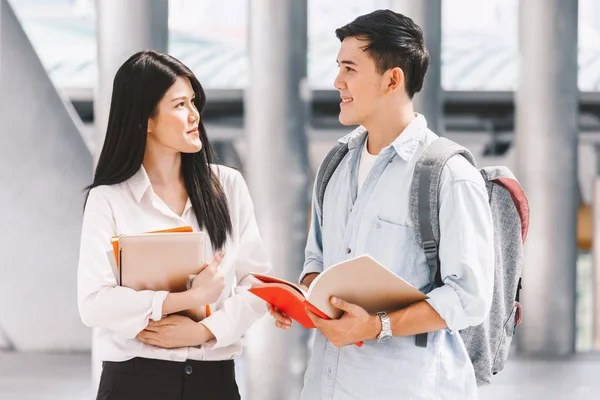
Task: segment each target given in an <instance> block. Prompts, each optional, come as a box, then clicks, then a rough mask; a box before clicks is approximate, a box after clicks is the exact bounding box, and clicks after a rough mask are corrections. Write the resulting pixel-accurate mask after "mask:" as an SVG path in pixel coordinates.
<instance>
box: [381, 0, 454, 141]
mask: <svg viewBox="0 0 600 400" xmlns="http://www.w3.org/2000/svg"><path fill="white" fill-rule="evenodd" d="M390 2H391V5H390V7H391V9H392V10H394V11H396V12H398V13H400V14H404V15H406V16H407V17H410V18H412V20H413V21H415V23H416V24H417V25H419V26H420V27H421V29H422V30H423V35H424V37H425V47H426V48H427V50H428V51H429V57H430V64H429V69H428V70H427V74H426V75H425V82H424V85H423V89H421V91H420V92H419V93H417V94H416V95H415V98H414V106H415V111H416V112H418V113H420V114H423V115H424V116H425V118H426V119H427V125H428V126H429V129H431V130H432V131H434V132H435V133H437V134H439V135H443V134H444V132H445V128H444V113H443V95H444V92H443V90H442V0H418V1H415V0H390Z"/></svg>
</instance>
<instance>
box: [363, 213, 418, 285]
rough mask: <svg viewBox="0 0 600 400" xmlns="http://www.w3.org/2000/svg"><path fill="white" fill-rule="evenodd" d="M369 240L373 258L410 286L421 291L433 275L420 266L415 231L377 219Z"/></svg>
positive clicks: (412, 228)
mask: <svg viewBox="0 0 600 400" xmlns="http://www.w3.org/2000/svg"><path fill="white" fill-rule="evenodd" d="M367 240H368V249H369V254H370V255H371V256H372V257H373V258H374V259H375V260H377V261H378V262H379V263H381V264H382V265H384V266H385V267H386V268H388V269H390V270H391V271H393V272H394V273H395V274H396V275H398V276H400V277H402V278H403V279H405V280H406V281H407V282H408V283H410V284H412V285H414V286H416V287H419V286H420V285H421V284H422V282H423V280H425V279H427V274H428V273H429V271H428V270H427V269H426V268H423V267H422V266H421V265H417V254H418V252H419V250H420V248H419V246H418V244H417V240H416V235H415V228H414V227H412V226H408V225H402V224H397V223H394V222H391V221H387V220H384V219H382V218H380V217H376V218H375V221H374V223H373V226H372V228H371V230H370V232H369V236H368V239H367Z"/></svg>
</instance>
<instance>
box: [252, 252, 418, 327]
mask: <svg viewBox="0 0 600 400" xmlns="http://www.w3.org/2000/svg"><path fill="white" fill-rule="evenodd" d="M251 275H253V276H254V277H255V278H257V279H258V282H256V283H255V284H253V285H252V288H251V289H250V290H249V291H250V292H251V293H253V294H255V295H256V296H258V297H260V298H262V299H263V300H265V301H266V302H268V303H269V304H272V305H273V306H274V307H276V308H278V309H280V310H282V311H283V312H285V313H286V314H287V315H289V316H290V317H291V318H293V319H294V320H296V321H298V322H299V323H300V324H301V325H302V326H304V327H306V328H313V327H314V325H313V324H312V321H311V320H310V319H309V318H308V316H307V315H306V312H305V308H309V309H310V310H311V311H312V312H313V313H315V314H317V315H318V316H320V317H321V318H332V319H337V318H339V317H340V316H341V315H342V313H343V312H342V311H341V310H339V309H337V308H335V307H334V306H333V305H331V303H330V301H329V299H330V298H331V296H336V297H339V298H341V299H343V300H345V301H347V302H350V303H353V304H357V305H359V306H361V307H362V308H364V309H365V310H367V311H368V312H369V313H371V314H375V313H376V312H379V311H387V312H391V311H396V310H399V309H401V308H404V307H407V306H409V305H412V304H414V303H417V302H419V301H421V300H425V299H426V298H427V296H426V295H425V294H423V293H422V292H421V291H420V290H419V289H417V288H415V287H414V286H412V285H411V284H410V283H408V282H406V281H405V280H404V279H402V278H400V277H399V276H397V275H396V274H394V273H393V272H392V271H390V270H389V269H387V268H385V267H384V266H383V265H381V264H379V263H378V262H377V261H375V260H374V259H373V258H372V257H370V256H369V255H362V256H359V257H356V258H353V259H350V260H346V261H343V262H341V263H339V264H336V265H333V266H331V267H330V268H327V269H326V270H325V271H323V272H322V273H320V274H319V276H317V278H316V279H315V280H314V281H313V282H312V284H311V285H310V288H309V289H308V291H304V290H302V288H300V287H298V285H294V284H292V283H290V282H287V281H285V280H283V279H279V278H275V277H272V276H267V275H262V274H257V273H253V274H251Z"/></svg>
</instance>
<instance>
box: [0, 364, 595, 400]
mask: <svg viewBox="0 0 600 400" xmlns="http://www.w3.org/2000/svg"><path fill="white" fill-rule="evenodd" d="M240 367H241V363H240ZM89 376H90V357H89V355H88V354H68V355H65V354H35V353H33V354H31V353H0V400H87V399H93V398H94V396H93V393H92V391H91V385H90V381H89ZM238 376H239V375H238ZM240 383H241V385H240V386H243V381H242V382H240ZM599 398H600V355H595V354H585V355H578V356H576V357H573V358H571V359H569V360H560V361H545V360H527V359H522V358H519V357H515V358H511V360H510V362H509V364H508V365H507V367H506V369H505V371H503V372H502V373H501V374H499V375H497V377H496V379H495V380H494V383H493V384H492V385H491V386H488V387H485V388H482V389H481V391H480V400H531V399H534V400H535V399H540V400H541V399H544V400H563V399H569V400H597V399H599ZM253 400H254V399H253Z"/></svg>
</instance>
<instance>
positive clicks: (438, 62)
mask: <svg viewBox="0 0 600 400" xmlns="http://www.w3.org/2000/svg"><path fill="white" fill-rule="evenodd" d="M379 8H392V9H395V10H396V11H398V12H401V13H404V14H406V15H408V16H410V17H412V18H414V19H415V20H416V22H417V23H419V24H420V25H421V26H422V27H423V29H424V31H425V36H426V45H427V47H428V48H429V49H430V52H431V55H432V59H433V63H432V66H431V70H430V72H429V73H428V75H427V77H426V87H425V89H424V91H423V93H422V94H420V95H419V96H418V97H417V98H416V104H417V111H419V112H423V113H424V114H425V116H426V117H427V119H428V121H430V125H433V126H435V127H437V128H436V129H435V130H437V132H438V133H440V134H442V135H444V136H447V137H449V138H451V139H453V140H456V141H457V142H459V143H461V144H463V145H464V146H466V147H468V148H469V149H470V150H471V151H472V152H473V153H474V155H475V156H476V158H477V160H478V164H479V165H480V166H486V165H494V164H504V165H508V166H509V167H510V168H511V169H512V170H513V171H514V172H515V173H516V175H517V178H519V179H520V180H521V182H522V183H523V185H524V188H525V191H526V193H527V194H528V196H529V201H530V207H531V230H530V234H529V237H528V243H527V245H526V264H525V272H524V291H523V301H522V302H523V306H524V312H525V317H524V318H525V319H524V323H523V325H522V326H521V327H520V328H518V331H517V335H516V343H515V348H514V353H515V354H514V356H511V358H510V359H509V363H508V366H507V368H506V369H507V371H505V372H503V373H502V374H499V375H498V377H497V383H496V382H495V383H494V384H493V385H492V386H490V387H489V388H485V389H483V390H482V391H481V398H482V399H496V398H503V399H507V398H508V399H521V398H523V399H525V398H527V399H528V398H530V397H532V396H547V397H546V398H556V399H559V398H560V399H562V398H567V397H569V398H574V399H592V398H598V396H600V384H599V382H598V380H597V378H596V379H594V377H595V376H597V375H598V374H599V373H600V357H598V356H597V355H596V354H597V353H596V352H597V351H598V350H600V1H597V0H520V1H519V0H346V1H344V2H340V1H334V0H221V1H209V0H168V1H167V0H96V1H94V0H0V210H1V211H0V227H1V230H0V243H1V245H0V248H1V250H2V254H3V256H2V257H1V258H0V274H1V275H0V276H1V277H0V399H21V398H23V399H87V398H92V397H93V394H92V393H93V387H94V380H95V377H97V374H98V372H99V369H98V363H97V361H95V357H93V356H92V355H91V354H93V351H92V350H93V333H92V331H91V330H90V329H88V328H86V327H84V326H83V325H82V324H81V322H80V319H79V316H78V313H77V304H76V269H77V258H78V249H79V234H80V224H81V217H82V212H83V193H84V192H83V188H84V187H85V186H87V185H88V184H89V183H91V180H92V174H93V167H94V160H95V159H96V157H97V156H98V154H99V151H100V149H101V146H102V140H103V137H104V130H105V126H106V118H107V117H106V116H107V110H108V102H109V101H110V92H111V89H112V77H113V76H114V73H115V71H116V68H117V67H118V66H119V65H120V64H121V63H122V62H123V61H124V60H125V59H126V58H128V57H129V56H130V55H132V54H133V53H135V52H136V51H138V50H142V49H149V48H153V49H157V50H162V51H167V52H168V53H170V54H172V55H173V56H175V57H177V58H178V59H180V60H181V61H182V62H184V63H185V64H186V65H188V66H189V67H190V68H191V69H192V71H193V72H194V73H195V74H196V76H197V77H198V78H199V80H200V82H201V83H202V84H203V86H204V88H205V89H206V90H207V99H208V100H207V107H206V110H205V114H204V120H205V125H206V127H207V131H208V134H209V138H210V139H211V142H212V143H214V144H215V147H216V149H217V152H218V155H219V158H220V161H221V162H222V163H224V164H227V165H230V166H234V167H236V168H238V169H240V170H241V171H242V172H243V174H244V175H245V176H246V179H247V180H248V182H249V185H250V190H251V192H252V194H253V198H254V201H255V205H256V212H257V217H258V220H259V225H260V228H261V231H262V233H263V236H264V239H265V242H266V244H267V246H268V248H269V250H270V252H271V258H272V260H273V262H274V265H275V266H276V267H275V269H276V273H277V274H278V275H279V276H282V277H284V278H287V279H291V280H294V279H295V278H296V277H297V275H298V274H299V272H300V270H301V267H302V261H303V253H302V251H303V247H304V240H305V233H306V225H307V219H306V216H307V208H308V205H309V195H310V193H309V188H310V187H312V185H311V184H312V181H313V179H314V176H315V173H316V169H317V167H318V165H319V162H320V161H321V159H322V158H323V157H324V155H325V154H326V152H327V151H328V150H329V149H330V148H331V147H332V146H333V145H334V143H335V142H336V141H337V139H338V138H339V137H341V136H343V135H344V134H345V133H347V132H349V131H350V130H351V129H352V128H351V127H343V126H341V125H340V124H339V122H338V120H337V113H338V110H339V106H338V103H339V95H338V93H337V91H336V90H334V88H333V80H334V78H335V76H336V74H337V66H336V63H335V60H336V55H337V51H338V49H339V41H338V40H337V38H336V37H335V34H334V30H335V29H336V28H338V27H340V26H342V25H344V24H346V23H348V22H350V21H352V20H353V19H354V18H356V17H357V16H359V15H362V14H365V13H368V12H370V11H373V10H375V9H379ZM282 60H283V61H282ZM274 104H277V105H278V107H274V106H273V105H274ZM273 152H277V153H278V154H280V155H281V157H278V158H277V160H275V161H274V160H272V159H269V158H268V157H265V155H268V154H271V153H273ZM265 159H267V160H268V163H265ZM273 163H275V164H276V165H274V164H273ZM283 193H285V194H286V196H285V199H284V198H282V196H281V194H283ZM287 215H291V217H289V218H284V217H283V216H287ZM282 233H283V236H282ZM282 237H285V238H286V240H285V243H283V245H281V238H282ZM276 241H278V242H279V245H278V246H275V243H276ZM272 325H273V324H272V321H271V320H269V319H268V318H265V320H264V321H260V322H259V323H257V324H256V325H255V327H254V328H253V329H252V330H251V332H249V333H248V335H247V338H246V339H247V340H246V353H245V355H244V356H243V357H242V359H241V360H240V362H238V364H237V366H238V370H239V375H238V376H239V380H240V386H241V388H242V391H243V393H244V397H243V398H247V399H251V400H257V399H260V400H267V399H273V400H275V399H296V398H297V397H298V390H299V388H300V387H301V383H302V374H303V372H304V368H305V365H306V356H307V354H308V351H309V347H310V335H309V334H308V333H307V332H305V331H302V330H300V329H294V330H292V332H278V331H276V330H275V329H274V328H273V326H272ZM267 350H269V351H267ZM265 371H269V372H268V373H265ZM565 385H566V386H565ZM265 388H267V389H268V390H266V391H265ZM552 396H554V397H552Z"/></svg>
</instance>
